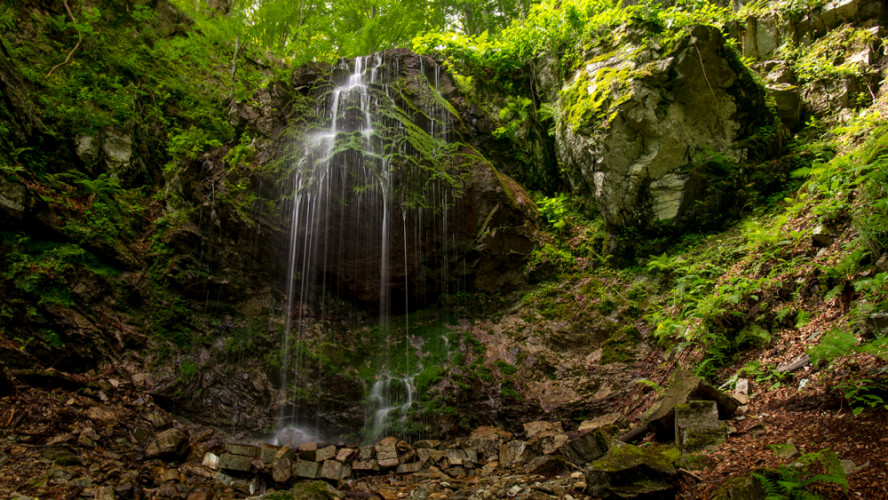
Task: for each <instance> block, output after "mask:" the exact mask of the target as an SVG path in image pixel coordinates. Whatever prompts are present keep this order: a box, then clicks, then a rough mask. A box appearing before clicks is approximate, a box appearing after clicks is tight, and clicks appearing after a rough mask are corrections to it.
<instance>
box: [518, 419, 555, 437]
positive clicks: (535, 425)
mask: <svg viewBox="0 0 888 500" xmlns="http://www.w3.org/2000/svg"><path fill="white" fill-rule="evenodd" d="M552 431H555V432H562V433H563V432H564V429H563V428H562V427H561V422H544V421H536V422H527V423H526V424H524V437H525V438H527V439H532V438H533V437H534V436H536V435H538V434H541V433H543V432H552Z"/></svg>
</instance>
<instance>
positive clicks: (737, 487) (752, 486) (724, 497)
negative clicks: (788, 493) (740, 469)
mask: <svg viewBox="0 0 888 500" xmlns="http://www.w3.org/2000/svg"><path fill="white" fill-rule="evenodd" d="M712 498H713V500H763V499H765V498H767V495H766V494H765V489H764V488H763V487H762V484H761V483H760V482H758V481H757V480H756V479H755V478H753V477H751V476H742V477H735V478H733V479H729V480H728V481H726V482H725V484H724V485H722V487H721V488H719V489H717V490H716V491H715V494H714V495H713V496H712Z"/></svg>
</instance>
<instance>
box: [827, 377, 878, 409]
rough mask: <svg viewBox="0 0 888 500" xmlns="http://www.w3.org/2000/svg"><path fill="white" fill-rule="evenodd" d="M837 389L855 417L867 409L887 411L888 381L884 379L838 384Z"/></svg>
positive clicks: (864, 379) (866, 379) (858, 380)
mask: <svg viewBox="0 0 888 500" xmlns="http://www.w3.org/2000/svg"><path fill="white" fill-rule="evenodd" d="M838 389H839V391H841V393H842V396H843V397H844V398H845V401H847V402H848V406H849V407H851V411H852V412H853V413H854V414H855V415H860V414H861V413H863V411H864V410H865V409H867V408H873V409H882V410H888V381H886V380H885V379H884V377H883V378H882V379H878V380H877V379H870V378H859V379H856V380H850V381H847V382H843V383H841V384H839V386H838Z"/></svg>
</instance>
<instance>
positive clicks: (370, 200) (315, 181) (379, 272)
mask: <svg viewBox="0 0 888 500" xmlns="http://www.w3.org/2000/svg"><path fill="white" fill-rule="evenodd" d="M397 63H398V61H397V59H395V60H392V61H385V60H384V58H383V56H381V55H379V54H377V55H373V56H367V57H358V58H356V59H355V60H354V63H353V67H351V68H350V67H349V65H348V63H347V62H346V61H341V62H340V63H339V65H338V66H337V68H336V69H335V70H334V78H336V75H337V74H339V75H342V76H340V77H339V78H336V79H337V80H338V81H339V83H338V84H337V85H335V87H333V88H332V89H331V90H330V92H329V94H328V95H327V97H326V99H325V102H326V103H327V104H328V105H327V106H325V107H324V109H323V110H320V111H321V112H322V114H323V116H324V117H325V119H326V121H327V123H328V124H329V126H327V127H324V128H321V129H319V130H315V131H313V132H309V133H307V134H306V136H305V138H304V140H303V141H302V144H301V146H300V147H301V151H297V154H295V155H294V156H296V157H298V160H297V162H296V165H295V167H294V168H293V174H292V184H291V186H292V201H291V202H290V203H291V206H290V208H289V210H288V212H289V217H290V239H289V253H288V256H289V260H288V265H287V274H288V277H287V289H286V294H287V296H286V301H287V303H286V319H285V324H284V330H285V333H284V340H283V343H282V349H281V356H282V358H281V373H280V387H281V396H282V398H283V404H281V406H280V408H281V410H280V414H279V418H280V421H281V423H282V425H284V426H285V427H284V429H285V430H286V429H290V430H289V431H288V432H291V433H292V429H293V428H294V426H300V427H302V428H300V429H299V432H304V433H306V434H311V433H312V432H313V433H315V434H317V433H318V432H319V431H320V429H317V425H316V426H315V427H316V428H315V429H313V430H309V431H305V430H304V429H303V428H304V427H305V426H306V425H307V424H308V422H309V421H310V420H311V415H308V414H304V409H302V408H299V406H298V401H296V400H295V399H298V398H295V399H294V398H293V397H292V394H293V392H294V391H296V390H297V389H294V388H295V387H298V384H301V383H303V382H304V381H303V380H302V379H301V376H302V373H301V370H303V369H304V363H303V360H302V357H303V350H304V349H305V348H306V345H307V343H308V341H309V339H308V338H307V332H306V330H305V329H306V324H307V319H309V318H308V316H307V315H309V314H314V315H318V314H320V315H323V314H324V310H325V304H324V297H325V295H326V294H327V293H328V292H330V293H340V292H343V290H346V289H347V290H350V291H351V292H352V293H354V294H356V295H357V296H358V297H359V298H364V299H365V300H366V301H369V302H377V303H378V311H379V326H378V328H379V330H380V331H381V332H382V336H383V340H382V341H381V342H382V345H380V346H379V347H378V350H377V354H380V353H381V354H382V357H383V361H382V363H381V366H379V367H378V372H377V375H376V378H375V382H374V384H373V386H372V388H371V391H370V394H369V396H368V398H367V401H366V403H367V404H366V410H365V420H366V423H365V432H366V433H367V435H368V436H369V437H378V434H379V433H382V432H384V431H385V429H386V428H387V427H388V425H389V423H390V419H391V417H392V415H394V414H401V415H403V414H404V413H406V412H407V411H408V410H409V409H410V407H411V405H412V404H413V402H414V399H415V386H414V382H413V379H414V376H415V374H416V373H418V370H421V366H414V365H415V363H413V364H411V354H410V349H411V348H412V347H411V343H410V341H409V335H410V327H411V325H410V318H409V315H408V314H407V313H408V311H409V310H410V307H411V303H410V297H411V293H413V294H417V296H420V297H423V295H432V296H434V295H435V294H437V293H447V292H448V291H449V290H448V288H447V283H446V280H447V279H448V275H447V272H448V271H447V267H448V264H447V262H446V261H447V259H448V258H449V257H450V253H451V252H450V251H449V250H448V247H449V246H451V245H452V241H453V239H452V238H451V237H450V236H451V235H450V234H449V233H450V232H452V228H451V227H450V221H448V218H447V208H448V207H447V205H448V204H450V203H452V202H453V201H454V197H453V196H452V195H451V194H450V188H451V186H450V185H449V184H447V181H443V182H442V180H441V179H440V178H439V177H437V176H435V175H433V174H430V173H429V172H434V170H433V169H432V168H430V167H429V165H428V164H429V163H433V162H431V161H429V160H427V159H422V158H420V153H422V154H424V155H426V156H429V155H432V156H435V157H436V158H437V157H441V158H445V159H446V158H447V157H448V155H449V154H450V153H449V152H448V151H449V150H447V144H446V140H447V136H448V130H449V128H450V118H449V112H448V111H447V110H446V109H445V108H443V107H442V106H441V105H440V104H436V102H438V103H440V101H441V100H442V99H443V98H442V97H441V96H440V94H438V95H437V97H435V98H432V99H428V100H427V101H426V102H425V103H423V104H422V105H421V106H420V107H419V116H421V117H424V118H423V123H424V125H425V126H424V127H421V126H420V125H417V124H413V123H412V122H410V123H405V120H412V118H411V117H410V116H409V115H408V113H406V112H403V111H402V110H400V109H399V108H397V105H396V103H395V98H394V97H393V96H397V95H399V93H398V92H394V91H392V92H390V88H391V85H392V84H393V82H394V84H396V83H397V81H398V79H399V77H400V74H399V73H400V69H399V66H398V64H397ZM420 63H422V58H420ZM343 73H344V74H346V75H347V76H345V75H343ZM434 75H435V76H434V86H433V87H432V83H431V82H429V81H428V80H430V79H427V78H426V77H425V75H424V68H422V69H421V71H420V76H421V77H422V78H423V80H425V81H426V84H427V85H429V87H432V88H433V89H434V92H435V93H437V92H438V88H437V87H438V77H439V70H438V67H437V65H436V66H435V74H434ZM343 76H344V77H343ZM393 110H394V111H393ZM420 127H421V128H420ZM409 134H413V135H412V136H411V135H409ZM417 137H419V139H417ZM417 141H420V142H417ZM423 141H424V142H423ZM420 150H421V151H420ZM418 158H420V159H418ZM420 160H422V161H420ZM423 161H425V163H423ZM439 163H446V161H439ZM432 166H433V167H434V168H438V169H441V168H444V167H443V166H442V165H432ZM449 182H452V181H449ZM398 219H400V222H401V226H402V227H401V228H398V229H400V230H398V229H394V228H393V227H392V223H393V221H397V220H398ZM428 222H432V224H429V225H428V226H426V224H428ZM426 227H428V229H425V228H426ZM393 229H394V230H393ZM429 246H434V247H435V249H434V251H433V252H432V253H431V255H433V256H434V259H437V261H436V262H432V263H430V262H428V261H429V257H428V255H427V254H429V252H428V249H427V248H426V247H429ZM399 252H401V253H402V254H403V255H398V253H399ZM423 252H425V254H424V253H423ZM429 265H434V269H435V271H434V273H432V274H431V275H434V278H436V279H435V280H434V281H435V282H436V283H439V284H440V287H441V289H440V290H437V291H433V292H430V291H429V290H428V286H423V287H422V290H421V291H420V290H418V289H417V287H416V286H413V287H411V279H412V280H414V281H413V282H414V283H420V284H422V283H425V282H426V280H427V279H428V278H429V277H430V276H431V275H430V274H429V272H428V271H427V269H426V267H427V266H429ZM400 267H402V268H403V279H402V278H401V277H400V276H398V275H397V273H398V272H400V271H398V269H397V268H400ZM442 270H443V271H442ZM393 271H394V272H393ZM439 274H440V276H439ZM371 277H372V278H373V279H369V278H371ZM374 281H375V282H376V283H378V287H377V288H378V289H377V290H375V291H374V290H368V289H366V287H362V286H361V285H359V284H356V282H360V283H371V282H374ZM396 288H397V290H395V289H396ZM401 295H403V301H400V300H398V301H394V300H393V299H394V298H395V297H396V296H397V297H401ZM425 299H426V297H423V300H425ZM394 307H398V308H400V307H403V308H404V314H405V319H404V327H403V328H404V330H403V336H404V338H403V339H395V338H392V335H393V332H394V331H395V330H396V328H395V327H394V326H393V325H392V324H391V316H392V310H393V308H394ZM399 342H402V344H399V345H403V344H406V345H407V348H406V349H405V351H404V352H405V354H404V356H405V359H393V352H395V351H394V350H393V347H392V346H393V345H394V344H397V343H399ZM414 357H415V355H414ZM395 366H397V367H398V369H397V370H396V369H395V368H393V367H395ZM291 401H292V402H291ZM316 413H317V412H316Z"/></svg>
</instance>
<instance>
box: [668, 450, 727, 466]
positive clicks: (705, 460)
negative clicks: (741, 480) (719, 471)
mask: <svg viewBox="0 0 888 500" xmlns="http://www.w3.org/2000/svg"><path fill="white" fill-rule="evenodd" d="M717 463H718V462H717V461H716V460H715V459H714V458H712V457H710V456H709V455H700V454H696V453H685V454H684V455H682V456H681V458H679V459H678V460H676V461H675V466H676V467H678V468H681V469H687V470H704V469H708V468H710V467H715V465H716V464H717Z"/></svg>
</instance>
